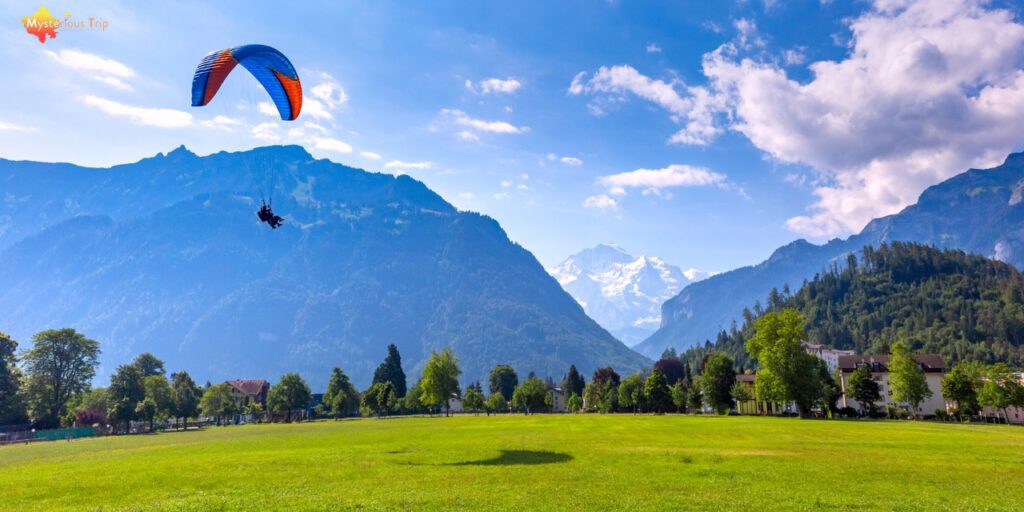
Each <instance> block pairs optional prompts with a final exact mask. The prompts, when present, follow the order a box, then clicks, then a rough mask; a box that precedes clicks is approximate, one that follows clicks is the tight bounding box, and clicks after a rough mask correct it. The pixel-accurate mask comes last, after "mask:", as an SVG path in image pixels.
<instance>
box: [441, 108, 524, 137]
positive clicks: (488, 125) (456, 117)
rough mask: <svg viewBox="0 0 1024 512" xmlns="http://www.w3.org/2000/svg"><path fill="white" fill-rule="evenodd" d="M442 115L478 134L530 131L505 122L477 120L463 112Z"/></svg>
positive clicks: (444, 111) (444, 112)
mask: <svg viewBox="0 0 1024 512" xmlns="http://www.w3.org/2000/svg"><path fill="white" fill-rule="evenodd" d="M441 115H442V116H445V117H446V118H448V119H450V120H451V121H452V122H453V123H455V124H456V125H458V126H464V127H466V128H470V129H472V130H474V131H477V132H486V133H507V134H520V133H526V132H528V131H530V128H529V127H526V126H515V125H512V124H511V123H507V122H505V121H485V120H483V119H476V118H473V117H470V116H469V115H467V114H466V113H465V112H463V111H461V110H453V109H444V110H442V111H441Z"/></svg>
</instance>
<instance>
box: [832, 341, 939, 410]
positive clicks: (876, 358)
mask: <svg viewBox="0 0 1024 512" xmlns="http://www.w3.org/2000/svg"><path fill="white" fill-rule="evenodd" d="M913 357H914V359H915V360H917V362H918V363H920V364H921V369H922V370H924V376H925V380H926V381H927V382H928V389H930V390H931V392H932V396H931V397H929V398H927V399H925V401H924V402H921V404H920V405H919V406H918V408H917V411H916V412H917V414H919V415H924V414H932V413H934V412H935V411H936V410H937V409H941V410H946V400H945V399H944V398H943V397H942V376H943V374H944V373H945V363H944V362H943V360H942V356H940V355H936V354H915V355H914V356H913ZM889 359H890V356H888V355H865V356H851V355H846V356H839V361H838V365H839V371H840V385H841V386H842V390H843V396H842V398H840V400H839V406H840V407H852V408H854V409H857V410H858V411H859V410H860V404H859V403H857V401H856V400H854V399H853V398H852V397H847V393H846V389H847V387H848V386H849V380H850V375H851V374H852V373H853V372H854V371H855V370H856V369H857V368H859V367H861V366H864V365H868V366H869V367H870V368H871V376H872V378H874V379H875V381H877V382H878V388H879V392H880V393H881V395H882V399H881V400H879V401H878V402H876V407H878V408H879V409H885V406H886V405H890V404H891V405H893V406H896V407H905V406H907V404H904V403H897V402H895V401H894V400H893V399H892V389H890V388H889Z"/></svg>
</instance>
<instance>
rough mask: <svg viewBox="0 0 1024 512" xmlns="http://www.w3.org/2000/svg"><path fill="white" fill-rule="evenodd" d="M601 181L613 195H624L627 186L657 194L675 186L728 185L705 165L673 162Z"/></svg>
mask: <svg viewBox="0 0 1024 512" xmlns="http://www.w3.org/2000/svg"><path fill="white" fill-rule="evenodd" d="M598 182H599V183H601V184H602V185H604V186H605V187H607V188H608V189H609V193H610V194H613V195H623V194H625V191H626V189H627V188H639V189H643V191H644V193H645V194H657V193H658V192H659V191H660V190H661V189H665V188H675V187H703V186H717V187H727V186H728V180H727V179H726V177H725V175H724V174H719V173H717V172H713V171H711V170H708V169H705V168H703V167H693V166H689V165H682V164H672V165H669V166H668V167H663V168H661V169H637V170H635V171H629V172H623V173H619V174H612V175H610V176H604V177H602V178H600V179H599V180H598Z"/></svg>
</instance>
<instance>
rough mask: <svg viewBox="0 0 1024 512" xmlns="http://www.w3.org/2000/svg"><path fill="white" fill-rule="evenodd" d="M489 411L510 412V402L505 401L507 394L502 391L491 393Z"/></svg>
mask: <svg viewBox="0 0 1024 512" xmlns="http://www.w3.org/2000/svg"><path fill="white" fill-rule="evenodd" d="M485 406H486V407H487V413H488V414H490V413H494V414H498V413H499V412H508V402H506V401H505V395H502V394H501V392H497V393H491V396H490V397H488V398H487V403H486V404H485Z"/></svg>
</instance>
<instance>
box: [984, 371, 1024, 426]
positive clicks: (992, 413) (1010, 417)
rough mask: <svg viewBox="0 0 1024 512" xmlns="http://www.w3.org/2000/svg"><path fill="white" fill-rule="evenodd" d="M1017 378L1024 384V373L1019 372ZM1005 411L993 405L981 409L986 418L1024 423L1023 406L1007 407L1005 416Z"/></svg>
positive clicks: (1017, 423) (1015, 423)
mask: <svg viewBox="0 0 1024 512" xmlns="http://www.w3.org/2000/svg"><path fill="white" fill-rule="evenodd" d="M1017 379H1019V380H1020V383H1021V384H1024V373H1018V374H1017ZM1003 413H1004V411H1002V410H996V409H993V408H991V407H987V406H986V407H983V408H982V409H981V415H982V416H984V417H986V418H996V419H997V420H999V421H1002V420H1004V419H1005V420H1006V422H1007V423H1010V424H1012V425H1024V408H1021V407H1007V408H1006V411H1005V413H1006V416H1005V418H1004V417H1003Z"/></svg>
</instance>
